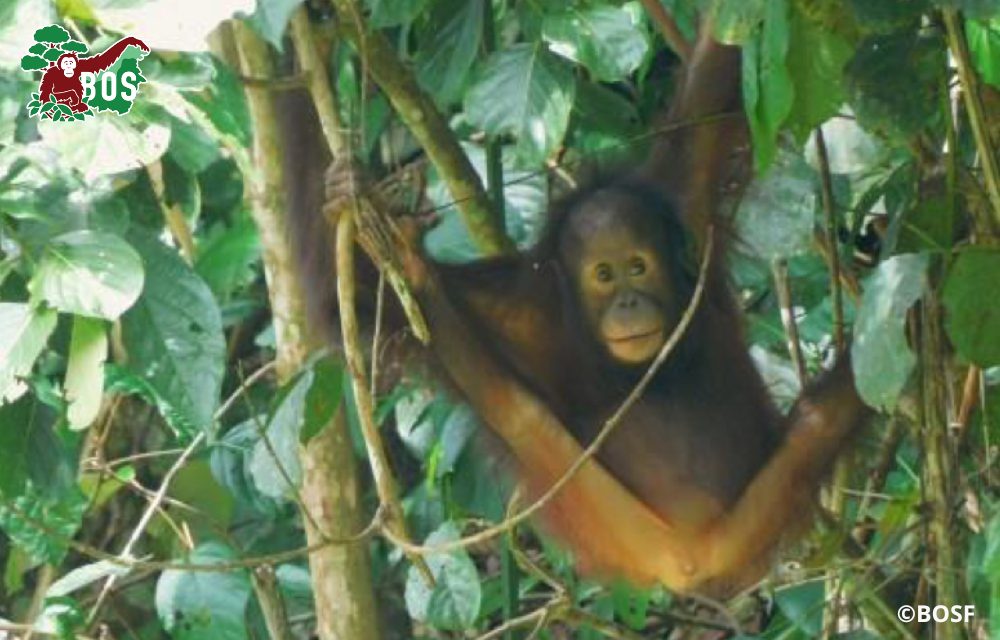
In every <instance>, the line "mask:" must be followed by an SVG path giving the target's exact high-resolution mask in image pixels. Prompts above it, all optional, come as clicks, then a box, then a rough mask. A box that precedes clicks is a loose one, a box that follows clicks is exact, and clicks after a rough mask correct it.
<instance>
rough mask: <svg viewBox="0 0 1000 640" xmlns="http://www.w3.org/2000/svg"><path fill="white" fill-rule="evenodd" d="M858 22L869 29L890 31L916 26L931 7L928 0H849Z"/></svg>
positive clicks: (883, 31)
mask: <svg viewBox="0 0 1000 640" xmlns="http://www.w3.org/2000/svg"><path fill="white" fill-rule="evenodd" d="M848 4H849V5H850V7H851V9H852V10H853V11H854V15H855V17H856V18H857V21H858V24H860V25H861V26H862V27H863V28H864V29H866V30H868V31H876V32H879V33H888V32H890V31H895V30H897V29H902V28H906V27H909V26H915V22H916V21H917V20H919V19H920V16H921V15H922V14H923V13H924V12H926V11H927V10H929V9H930V8H931V5H930V2H928V1H927V0H905V1H904V2H900V0H848Z"/></svg>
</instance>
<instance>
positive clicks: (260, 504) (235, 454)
mask: <svg viewBox="0 0 1000 640" xmlns="http://www.w3.org/2000/svg"><path fill="white" fill-rule="evenodd" d="M258 419H259V420H261V421H265V420H267V417H266V416H258V417H257V418H253V417H251V418H250V419H249V420H247V421H246V422H242V423H240V424H238V425H236V426H234V427H232V428H231V429H229V430H228V431H226V434H225V435H224V436H223V437H222V441H221V443H220V446H218V447H213V448H212V455H211V459H210V462H211V467H212V475H213V476H214V477H215V479H216V481H217V482H218V483H219V484H221V485H222V486H223V487H225V488H226V490H227V491H229V493H230V494H231V495H232V496H233V497H234V498H235V499H236V500H237V502H238V503H239V504H240V506H242V507H247V508H249V509H252V510H253V511H255V512H257V513H259V514H262V515H264V516H267V517H274V516H275V515H276V514H278V513H279V511H280V504H279V502H278V501H276V500H274V499H272V498H268V497H267V496H265V495H263V494H262V493H261V492H260V491H258V490H257V487H256V483H255V482H254V480H253V471H252V470H251V469H250V458H251V456H252V454H253V448H254V445H255V444H256V443H257V442H259V441H260V435H259V430H258V427H257V420H258Z"/></svg>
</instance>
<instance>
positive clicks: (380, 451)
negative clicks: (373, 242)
mask: <svg viewBox="0 0 1000 640" xmlns="http://www.w3.org/2000/svg"><path fill="white" fill-rule="evenodd" d="M356 238H357V230H356V227H355V225H354V216H352V215H349V214H344V215H341V217H340V220H339V222H338V223H337V248H336V256H337V305H338V307H339V309H340V327H341V333H342V337H343V342H344V356H345V358H346V360H347V369H348V371H349V373H350V375H351V383H352V388H353V389H354V402H355V405H356V406H357V410H358V417H359V419H360V421H361V434H362V435H363V436H364V439H365V447H366V448H367V450H368V462H369V465H370V466H371V470H372V476H373V477H374V478H375V489H376V492H377V493H378V497H379V502H380V503H381V504H383V505H385V507H386V510H387V511H388V516H389V517H388V521H387V522H386V527H385V528H386V530H387V531H391V532H392V535H393V537H394V538H397V539H399V540H400V541H403V542H405V543H406V545H410V542H409V540H408V539H407V533H406V519H405V516H404V515H403V507H402V505H400V503H399V496H398V493H397V489H396V479H395V478H394V477H393V475H392V470H391V469H390V468H389V461H388V457H387V456H386V453H385V445H384V444H383V442H382V436H381V434H379V430H378V425H377V424H375V402H374V399H373V398H372V395H371V394H370V393H369V389H368V381H367V376H366V374H365V359H364V355H363V352H362V347H361V337H360V331H359V329H358V318H357V310H356V309H355V307H354V301H355V292H354V244H355V240H356ZM403 551H404V553H406V555H407V557H408V558H409V560H410V562H412V563H413V564H414V566H416V567H417V568H418V570H420V572H421V573H423V574H424V577H425V578H426V579H427V580H428V582H429V583H431V584H433V582H434V579H433V575H432V574H431V570H430V568H429V567H428V566H427V563H426V562H424V559H423V558H422V557H421V554H420V553H419V552H414V551H409V550H407V549H406V548H404V549H403Z"/></svg>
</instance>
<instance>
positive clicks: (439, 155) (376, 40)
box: [333, 0, 513, 255]
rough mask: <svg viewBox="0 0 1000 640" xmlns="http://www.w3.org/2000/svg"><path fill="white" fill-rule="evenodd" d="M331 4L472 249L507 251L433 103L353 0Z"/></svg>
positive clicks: (458, 147)
mask: <svg viewBox="0 0 1000 640" xmlns="http://www.w3.org/2000/svg"><path fill="white" fill-rule="evenodd" d="M333 5H334V7H335V8H336V9H337V14H338V15H339V16H341V17H342V19H343V24H342V25H341V26H342V27H343V29H344V32H345V34H346V35H347V37H348V38H349V39H350V40H351V41H352V42H353V43H354V44H355V45H356V46H357V48H358V50H359V51H360V52H361V56H362V58H363V62H364V65H365V67H366V68H367V69H368V70H369V71H370V72H371V73H372V75H373V76H374V77H375V80H376V82H378V84H379V86H380V87H381V88H382V90H383V91H384V92H385V94H386V96H387V97H388V98H389V101H390V102H391V103H392V106H393V108H394V109H395V111H396V113H398V114H399V117H400V118H401V119H402V120H403V122H404V123H405V124H406V126H407V127H408V128H409V129H410V132H411V133H413V137H414V138H416V139H417V141H418V142H419V143H420V146H422V147H423V148H424V150H425V151H426V152H427V156H428V157H429V158H430V160H431V162H432V163H433V164H434V166H435V168H436V169H437V170H438V173H439V174H440V175H441V178H442V180H443V181H444V183H445V184H446V185H447V186H448V190H449V191H450V192H451V195H452V198H453V199H454V200H455V201H456V203H457V204H456V206H457V208H458V211H459V214H460V215H461V216H462V220H463V221H464V222H465V225H466V227H467V228H468V230H469V234H470V235H471V236H472V238H473V240H474V241H475V243H476V246H478V247H479V248H480V249H481V250H482V251H483V253H484V254H486V255H495V254H501V253H507V252H509V251H511V250H512V249H513V243H512V242H511V240H510V238H508V237H507V234H506V232H505V231H504V228H503V225H501V224H499V222H500V220H499V219H498V217H497V216H496V215H494V213H493V207H492V205H491V203H490V199H489V196H487V194H486V191H485V190H484V189H483V185H482V182H481V181H480V180H479V176H478V174H477V173H476V170H475V169H474V168H473V166H472V163H471V162H470V161H469V158H468V157H467V156H466V155H465V152H464V151H463V150H462V147H461V145H459V143H458V140H457V139H456V137H455V134H454V133H453V132H452V130H451V128H450V127H449V126H448V122H447V121H446V120H445V118H444V116H443V115H442V114H441V112H440V111H438V109H437V107H436V106H435V104H434V101H433V100H432V99H431V97H430V96H429V95H428V94H427V93H426V92H425V91H424V90H423V89H421V88H420V85H419V84H417V81H416V79H415V78H414V76H413V73H412V72H411V71H410V70H409V69H408V68H407V67H406V66H405V65H404V64H403V62H402V61H401V60H400V59H399V57H398V56H397V55H396V51H395V48H394V47H393V46H392V45H391V44H390V43H389V42H388V41H387V40H386V39H385V37H384V36H383V35H382V34H380V33H379V32H377V31H374V30H369V29H368V28H367V27H366V25H365V24H364V20H363V19H362V17H361V12H360V10H359V8H358V6H357V3H356V2H355V1H354V0H333Z"/></svg>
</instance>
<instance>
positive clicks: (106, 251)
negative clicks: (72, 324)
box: [30, 230, 143, 320]
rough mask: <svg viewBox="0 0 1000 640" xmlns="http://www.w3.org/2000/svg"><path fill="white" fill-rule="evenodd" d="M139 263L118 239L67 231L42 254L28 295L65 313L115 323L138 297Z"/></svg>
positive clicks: (55, 239) (91, 232) (109, 236)
mask: <svg viewBox="0 0 1000 640" xmlns="http://www.w3.org/2000/svg"><path fill="white" fill-rule="evenodd" d="M142 281H143V272H142V260H141V259H140V258H139V254H137V253H136V252H135V249H133V248H132V247H131V246H130V245H129V244H128V243H127V242H125V241H124V240H122V239H121V238H119V237H118V236H115V235H112V234H110V233H101V232H98V231H88V230H84V231H73V232H70V233H66V234H63V235H61V236H59V237H57V238H54V239H53V240H52V242H50V243H49V244H48V245H47V246H46V247H45V251H44V252H43V253H42V258H41V261H40V262H39V264H38V268H37V269H36V271H35V276H34V278H32V281H31V285H30V286H31V290H32V293H33V294H34V295H36V296H39V297H41V298H42V299H43V300H45V301H46V302H48V303H49V304H50V305H52V306H53V307H55V308H56V309H58V310H60V311H64V312H66V313H75V314H77V315H81V316H88V317H91V318H103V319H105V320H117V319H118V316H120V315H121V314H123V313H125V311H126V310H127V309H128V308H129V307H131V306H132V305H133V304H134V303H135V301H136V299H137V298H138V297H139V292H141V291H142Z"/></svg>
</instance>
